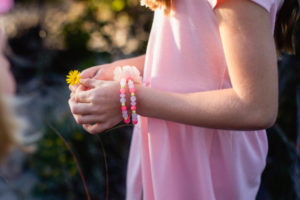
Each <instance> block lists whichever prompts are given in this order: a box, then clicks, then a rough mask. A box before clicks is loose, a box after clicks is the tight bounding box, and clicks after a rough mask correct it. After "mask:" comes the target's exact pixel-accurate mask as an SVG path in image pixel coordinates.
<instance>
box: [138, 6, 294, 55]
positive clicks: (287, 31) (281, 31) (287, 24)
mask: <svg viewBox="0 0 300 200" xmlns="http://www.w3.org/2000/svg"><path fill="white" fill-rule="evenodd" d="M175 1H176V0H142V2H143V3H144V4H146V5H147V6H148V7H149V8H150V9H152V10H155V9H156V8H163V9H164V11H165V13H166V14H168V13H169V12H170V10H171V9H172V4H173V3H174V2H175ZM177 1H181V0H177ZM298 18H299V3H298V0H285V1H284V3H283V5H282V7H281V9H280V10H279V12H278V14H277V19H276V24H275V30H274V38H275V43H276V47H277V50H278V52H282V51H285V52H287V53H294V45H293V31H294V28H295V25H296V23H297V20H298Z"/></svg>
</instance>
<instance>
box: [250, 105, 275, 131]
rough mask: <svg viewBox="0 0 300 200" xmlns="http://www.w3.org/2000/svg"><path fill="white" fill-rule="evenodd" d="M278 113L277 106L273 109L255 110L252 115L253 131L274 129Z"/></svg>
mask: <svg viewBox="0 0 300 200" xmlns="http://www.w3.org/2000/svg"><path fill="white" fill-rule="evenodd" d="M277 113H278V108H277V106H273V108H270V107H263V108H262V107H261V108H259V109H253V112H252V115H250V116H251V118H252V120H250V121H252V126H253V129H255V130H260V129H267V128H270V127H272V126H273V125H274V124H275V122H276V119H277Z"/></svg>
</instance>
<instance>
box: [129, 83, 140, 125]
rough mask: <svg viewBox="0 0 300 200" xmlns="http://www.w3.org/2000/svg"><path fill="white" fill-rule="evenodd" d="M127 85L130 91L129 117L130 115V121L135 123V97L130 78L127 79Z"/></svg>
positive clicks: (136, 120) (136, 121)
mask: <svg viewBox="0 0 300 200" xmlns="http://www.w3.org/2000/svg"><path fill="white" fill-rule="evenodd" d="M128 87H129V92H130V101H131V117H132V123H133V124H137V123H138V119H137V114H136V97H135V88H134V83H133V81H132V79H130V78H129V79H128Z"/></svg>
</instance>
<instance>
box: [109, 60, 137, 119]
mask: <svg viewBox="0 0 300 200" xmlns="http://www.w3.org/2000/svg"><path fill="white" fill-rule="evenodd" d="M114 80H115V81H120V85H121V89H120V98H121V99H120V102H121V110H122V116H123V119H124V122H125V123H127V124H128V123H129V122H130V118H129V115H128V112H127V107H126V84H127V83H128V86H129V92H130V102H131V117H132V123H133V124H137V123H138V119H137V113H136V96H135V88H134V83H141V82H142V77H141V76H140V72H139V71H138V69H137V68H136V67H134V66H123V67H122V68H121V67H116V69H115V70H114Z"/></svg>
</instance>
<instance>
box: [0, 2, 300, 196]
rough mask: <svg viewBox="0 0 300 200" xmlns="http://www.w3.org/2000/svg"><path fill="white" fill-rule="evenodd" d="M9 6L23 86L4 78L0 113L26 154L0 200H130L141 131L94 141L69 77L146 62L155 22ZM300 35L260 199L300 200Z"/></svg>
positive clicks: (10, 46) (7, 165) (285, 74)
mask: <svg viewBox="0 0 300 200" xmlns="http://www.w3.org/2000/svg"><path fill="white" fill-rule="evenodd" d="M2 2H6V6H7V7H6V9H4V8H3V9H1V6H0V12H2V13H1V16H0V27H1V28H0V29H1V30H2V32H5V35H6V38H5V39H4V40H5V41H6V46H5V48H3V49H4V50H3V54H4V55H5V56H6V58H7V59H8V61H9V63H10V65H11V67H10V69H9V70H10V71H11V73H12V75H13V77H14V79H15V81H16V82H15V83H14V82H13V81H12V80H11V78H10V76H9V74H8V73H7V71H6V72H3V73H2V77H1V79H2V81H1V84H2V85H4V88H3V89H2V93H3V94H2V95H1V96H2V98H1V99H3V101H4V102H2V105H1V106H2V107H3V108H8V107H12V108H14V110H15V114H14V116H12V115H13V114H11V115H9V113H10V112H9V111H6V110H5V111H3V110H4V109H2V108H0V111H2V114H1V115H2V117H1V118H0V121H1V120H2V119H3V120H4V119H5V120H7V119H8V118H11V119H13V120H11V121H13V122H12V124H14V125H11V127H10V129H12V130H13V128H14V127H16V128H17V129H18V130H19V131H18V132H19V133H18V138H19V140H21V141H22V145H17V146H18V147H17V148H14V149H13V151H12V152H11V153H10V154H9V156H8V157H6V158H5V159H3V160H2V162H1V164H0V200H14V199H28V200H40V199H43V200H48V199H51V200H52V199H66V200H69V199H75V200H77V199H95V200H98V199H117V200H119V199H124V196H125V181H126V167H127V158H128V152H129V145H130V139H131V132H132V127H131V126H127V127H121V128H118V129H112V130H109V131H108V132H105V133H102V134H99V135H97V136H92V135H89V134H87V133H86V132H85V131H84V130H83V129H82V128H81V127H80V126H78V125H76V123H75V122H74V120H73V118H72V116H71V113H70V111H69V107H68V103H67V100H68V97H69V90H68V88H67V84H66V82H65V76H66V74H67V73H68V71H69V70H71V69H78V70H83V69H85V68H87V67H91V66H94V65H99V64H103V63H107V62H111V61H114V60H117V59H120V58H126V57H132V56H136V55H141V54H143V53H145V50H146V46H147V40H148V35H149V32H150V29H151V23H152V17H153V13H152V12H151V11H150V10H148V9H146V8H144V7H141V6H139V1H138V0H15V2H14V5H13V7H12V8H11V9H10V8H9V7H11V6H12V5H10V4H9V2H11V1H10V0H0V4H1V3H2ZM4 4H5V3H4ZM298 24H299V23H298ZM297 27H298V29H297V30H296V32H295V38H296V40H295V41H296V42H295V45H296V55H287V54H283V55H282V56H280V59H279V60H278V63H279V73H280V77H279V79H280V88H279V89H280V109H279V114H278V120H277V123H276V124H275V125H274V126H273V127H272V128H270V129H268V138H269V154H268V158H267V167H266V169H265V171H264V173H263V176H262V184H261V187H260V190H259V193H258V196H257V199H263V200H268V199H300V44H299V41H300V40H299V39H300V34H299V33H300V32H299V28H300V25H298V26H297ZM0 36H2V38H4V35H3V34H2V35H1V34H0ZM0 44H1V43H0ZM0 63H1V64H2V65H4V64H5V62H0ZM1 67H3V66H0V69H1ZM6 90H7V91H6ZM0 128H1V127H0ZM1 130H2V129H1ZM0 137H1V138H0V149H3V145H4V144H2V143H1V140H2V141H3V143H5V142H4V141H5V140H4V139H3V137H2V136H1V135H0ZM0 155H1V150H0ZM81 172H82V173H81ZM87 193H88V195H87Z"/></svg>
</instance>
